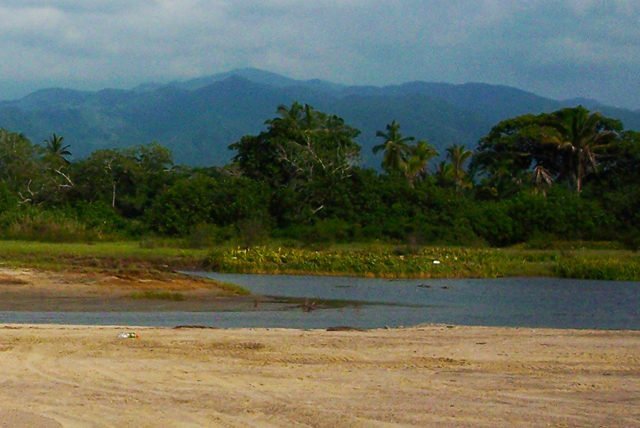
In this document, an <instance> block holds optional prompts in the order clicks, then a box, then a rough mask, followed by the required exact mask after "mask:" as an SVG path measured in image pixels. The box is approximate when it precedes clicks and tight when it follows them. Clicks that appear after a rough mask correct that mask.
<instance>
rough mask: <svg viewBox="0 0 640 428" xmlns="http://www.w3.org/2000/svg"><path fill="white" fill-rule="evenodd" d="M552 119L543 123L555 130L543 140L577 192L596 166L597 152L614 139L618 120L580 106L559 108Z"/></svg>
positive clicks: (616, 134)
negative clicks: (554, 150)
mask: <svg viewBox="0 0 640 428" xmlns="http://www.w3.org/2000/svg"><path fill="white" fill-rule="evenodd" d="M553 118H554V119H555V120H553V121H550V123H548V124H547V126H549V127H550V128H552V129H554V130H555V131H556V132H555V134H552V135H549V136H547V141H546V142H547V143H550V144H553V145H555V146H556V148H557V150H558V151H559V152H560V154H561V155H562V158H563V161H564V162H563V169H562V171H561V175H562V176H564V177H567V178H569V179H570V180H571V181H572V182H573V183H574V185H575V190H576V192H577V193H580V192H582V187H583V184H584V179H585V177H586V176H587V175H588V174H590V173H591V172H593V171H595V170H596V169H597V166H598V162H597V161H598V151H599V150H601V149H603V148H604V147H606V146H607V145H609V144H610V143H612V142H613V141H615V140H616V139H617V137H618V133H617V132H616V128H618V127H619V123H614V122H611V121H610V120H607V119H606V118H604V116H602V115H601V114H600V113H590V112H589V110H587V109H585V108H584V107H582V106H579V107H576V108H568V109H563V110H560V111H558V112H556V113H555V114H554V115H553Z"/></svg>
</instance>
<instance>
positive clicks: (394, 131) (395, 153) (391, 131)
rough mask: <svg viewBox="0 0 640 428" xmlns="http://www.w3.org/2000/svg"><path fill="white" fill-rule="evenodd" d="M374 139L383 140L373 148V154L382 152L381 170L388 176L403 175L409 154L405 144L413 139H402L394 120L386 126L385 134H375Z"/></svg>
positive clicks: (379, 132)
mask: <svg viewBox="0 0 640 428" xmlns="http://www.w3.org/2000/svg"><path fill="white" fill-rule="evenodd" d="M376 137H380V138H383V139H384V143H382V144H378V145H377V146H374V147H373V153H378V152H380V151H384V155H383V158H382V168H383V169H384V170H385V171H386V172H387V173H389V174H394V173H405V172H406V171H407V160H408V156H409V153H410V148H409V146H408V144H407V143H409V142H410V141H413V140H415V138H413V137H403V136H402V134H401V133H400V124H399V123H398V122H396V121H395V120H394V121H392V122H391V123H390V124H388V125H387V130H386V132H384V131H378V132H376Z"/></svg>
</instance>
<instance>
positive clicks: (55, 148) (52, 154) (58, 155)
mask: <svg viewBox="0 0 640 428" xmlns="http://www.w3.org/2000/svg"><path fill="white" fill-rule="evenodd" d="M63 142H64V137H63V136H61V135H56V134H55V133H53V134H52V135H51V137H49V138H48V139H46V140H44V144H45V146H44V149H45V157H47V158H49V159H51V160H53V161H54V162H56V163H62V164H67V165H68V164H69V163H70V162H69V159H67V157H68V156H71V152H70V151H69V147H71V145H69V144H67V145H63Z"/></svg>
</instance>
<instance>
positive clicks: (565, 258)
mask: <svg viewBox="0 0 640 428" xmlns="http://www.w3.org/2000/svg"><path fill="white" fill-rule="evenodd" d="M590 246H591V248H590ZM559 248H560V249H545V250H535V249H527V248H525V247H524V246H519V247H512V248H463V247H447V246H441V247H398V246H394V245H392V244H386V243H380V242H375V243H350V244H338V245H326V246H323V247H321V248H318V249H313V248H292V247H284V246H280V247H278V246H275V245H270V246H262V247H254V248H252V249H248V250H247V249H242V248H238V247H229V246H220V247H218V248H215V249H213V250H211V249H185V248H181V247H180V246H179V241H171V240H157V241H153V242H151V243H150V242H149V241H145V242H144V243H143V244H142V245H141V243H139V242H137V241H126V242H101V243H94V244H81V243H41V242H32V241H0V263H1V264H2V265H5V266H10V267H31V268H40V269H48V270H76V271H106V272H112V273H114V274H122V275H132V276H154V275H158V276H163V275H167V274H169V273H171V272H173V271H175V270H179V269H209V270H215V271H220V272H237V273H269V274H285V273H286V274H313V275H351V276H364V277H383V278H496V277H508V276H512V277H513V276H557V277H566V278H582V279H611V280H633V281H639V280H640V254H638V253H634V252H631V251H626V250H620V249H616V247H615V246H613V245H607V244H606V243H597V244H589V243H579V242H578V243H562V245H561V246H560V247H559ZM434 261H437V262H439V263H434ZM223 287H228V288H229V290H228V291H229V292H232V293H234V294H245V293H246V292H245V291H244V290H242V289H237V287H235V286H232V285H223Z"/></svg>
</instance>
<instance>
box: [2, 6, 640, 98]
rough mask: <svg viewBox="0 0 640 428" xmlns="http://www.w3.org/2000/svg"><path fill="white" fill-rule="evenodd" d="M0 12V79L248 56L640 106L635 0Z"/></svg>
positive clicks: (134, 75) (81, 81) (313, 72)
mask: <svg viewBox="0 0 640 428" xmlns="http://www.w3.org/2000/svg"><path fill="white" fill-rule="evenodd" d="M0 22H3V23H4V25H3V26H0V49H2V52H3V56H4V57H5V61H3V62H2V64H0V80H3V81H11V80H14V81H16V82H18V83H20V84H25V82H27V81H33V82H43V81H50V82H54V83H55V82H63V83H65V84H68V85H75V86H81V87H94V88H98V87H101V86H109V85H114V86H115V85H125V86H126V85H130V86H132V85H135V84H137V83H140V82H144V81H151V80H171V79H176V78H178V79H184V78H190V77H197V76H199V75H204V74H210V73H215V72H220V71H226V70H228V69H231V68H234V67H245V66H254V67H260V68H265V69H269V70H272V71H275V72H281V73H284V74H287V75H290V76H293V77H299V78H312V77H320V78H325V79H329V80H334V81H341V82H345V83H372V84H384V83H392V82H400V81H406V80H416V79H420V80H439V81H453V82H464V81H486V82H490V83H504V84H510V85H514V86H518V87H521V88H524V89H532V90H536V91H538V92H540V93H542V94H547V95H550V96H555V97H573V96H593V95H594V94H595V95H597V96H598V97H599V98H601V99H602V100H603V101H606V102H610V103H615V104H624V105H627V106H633V107H636V108H637V107H638V106H640V101H639V100H638V98H637V97H638V90H639V89H640V87H639V86H638V83H636V82H635V80H634V79H633V76H632V74H633V71H634V70H637V69H639V67H640V2H637V1H635V0H629V1H624V0H609V1H606V2H605V1H596V0H563V1H553V0H532V1H527V2H515V1H510V0H449V1H447V2H444V1H441V0H315V1H313V2H309V1H302V0H268V1H257V0H245V1H235V0H182V1H180V2H177V1H173V0H144V1H121V0H115V1H114V0H63V1H34V0H27V1H25V0H22V1H17V0H12V1H2V2H0ZM0 95H2V94H0Z"/></svg>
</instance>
